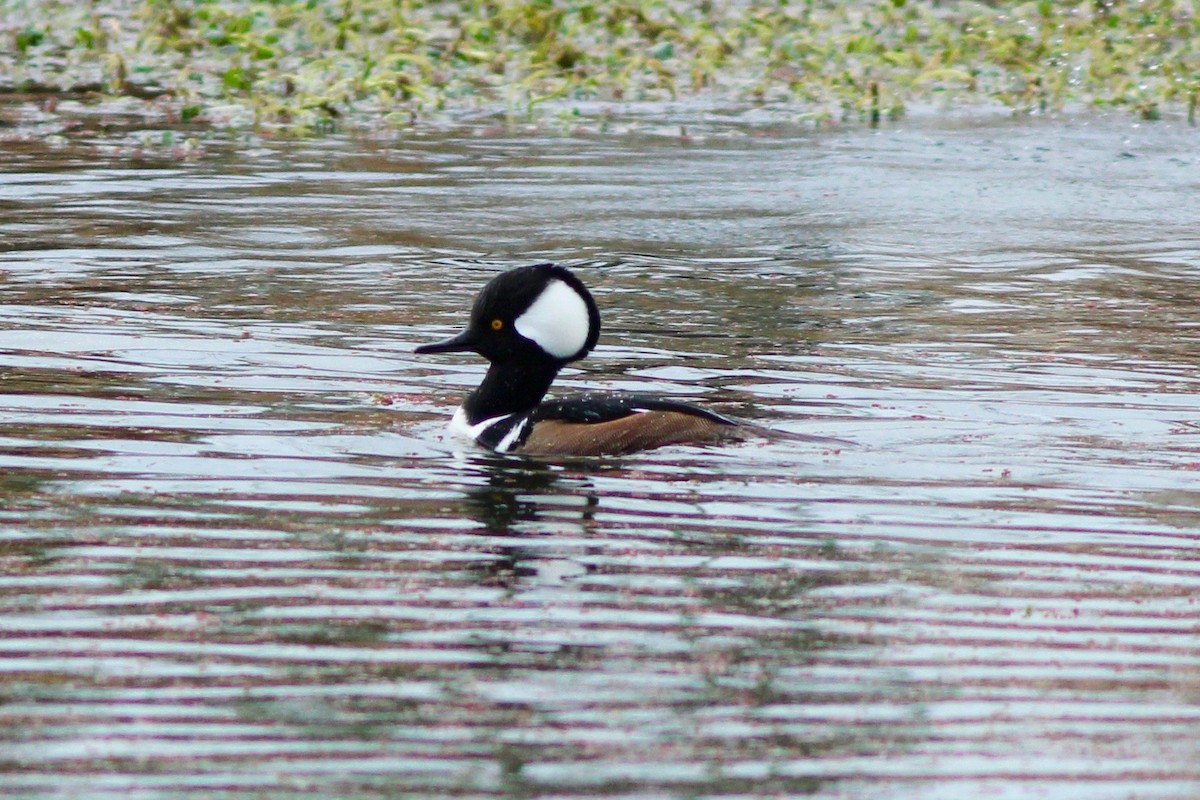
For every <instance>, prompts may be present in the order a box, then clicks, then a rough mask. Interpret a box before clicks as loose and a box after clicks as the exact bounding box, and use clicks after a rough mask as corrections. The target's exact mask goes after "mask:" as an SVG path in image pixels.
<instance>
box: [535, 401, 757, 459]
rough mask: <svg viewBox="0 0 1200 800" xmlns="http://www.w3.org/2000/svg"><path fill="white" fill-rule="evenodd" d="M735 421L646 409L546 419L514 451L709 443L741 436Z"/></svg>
mask: <svg viewBox="0 0 1200 800" xmlns="http://www.w3.org/2000/svg"><path fill="white" fill-rule="evenodd" d="M738 433H739V432H738V427H737V426H736V425H726V424H723V423H720V422H714V421H713V420H711V419H706V418H705V417H698V416H696V415H694V414H684V413H682V412H679V411H645V412H642V413H639V414H630V415H629V416H628V417H622V418H621V419H615V420H613V421H611V422H587V423H579V422H562V421H559V420H545V421H543V422H539V423H537V424H536V425H534V427H533V430H532V431H530V433H529V438H528V439H526V440H525V444H524V445H522V446H521V448H520V449H519V450H518V451H517V452H519V453H526V454H529V455H538V456H550V455H570V456H611V455H622V454H624V453H632V452H634V451H636V450H646V449H648V448H651V447H662V446H663V445H668V444H708V443H712V442H719V441H722V440H726V439H736V438H740V437H739V436H738Z"/></svg>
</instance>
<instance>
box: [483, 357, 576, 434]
mask: <svg viewBox="0 0 1200 800" xmlns="http://www.w3.org/2000/svg"><path fill="white" fill-rule="evenodd" d="M558 369H559V367H558V365H557V364H545V363H520V364H518V363H515V362H507V363H493V364H492V365H491V367H489V368H488V371H487V375H485V376H484V378H483V383H481V384H479V388H478V389H476V390H475V391H473V392H471V393H470V394H469V395H467V399H466V400H464V401H463V411H465V412H466V415H467V422H468V423H469V424H471V425H474V424H476V423H479V422H482V421H483V420H485V419H492V418H493V417H501V416H504V415H505V414H516V413H525V412H527V411H532V410H533V408H534V407H535V406H537V404H538V403H540V402H542V398H543V397H545V396H546V392H547V391H549V390H550V384H551V383H552V382H553V381H554V376H555V375H557V374H558Z"/></svg>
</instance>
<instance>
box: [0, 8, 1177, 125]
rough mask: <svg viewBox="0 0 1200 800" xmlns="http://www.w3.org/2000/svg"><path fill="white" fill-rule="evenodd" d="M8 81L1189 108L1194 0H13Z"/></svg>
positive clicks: (189, 103) (566, 103)
mask: <svg viewBox="0 0 1200 800" xmlns="http://www.w3.org/2000/svg"><path fill="white" fill-rule="evenodd" d="M0 84H2V85H0V91H3V92H5V93H9V94H18V95H30V94H38V95H42V96H61V95H65V94H87V95H97V96H114V95H115V96H130V97H135V98H140V99H142V100H145V101H147V102H151V101H153V102H158V103H162V104H165V105H166V106H168V107H170V108H171V109H172V110H173V113H174V114H177V115H178V116H179V117H180V118H181V119H182V120H183V121H189V120H192V119H195V118H201V119H205V120H210V121H215V122H221V123H225V124H256V125H260V126H262V125H282V126H288V127H293V128H297V129H301V130H320V129H324V128H328V127H331V126H337V125H342V124H351V125H370V124H393V125H410V124H414V123H416V122H420V121H424V120H431V119H437V118H441V117H445V116H454V115H462V114H472V113H476V114H498V113H502V114H505V115H507V116H509V117H514V116H516V117H522V118H527V117H540V116H543V115H547V114H560V115H568V116H570V115H586V114H588V113H592V112H591V111H589V109H592V110H593V111H594V110H595V109H596V105H595V104H596V103H601V104H618V103H626V102H664V101H682V102H691V103H696V104H703V105H708V106H717V107H722V108H732V107H746V106H754V105H758V106H769V107H771V108H775V109H781V110H784V111H786V112H787V113H789V114H792V115H794V116H795V117H796V118H801V119H813V120H818V121H820V120H829V119H864V120H868V121H873V122H877V121H879V120H880V119H882V118H885V117H887V116H894V115H898V114H900V113H902V112H903V111H904V109H905V108H906V107H909V106H912V105H929V104H941V105H947V106H962V105H969V104H980V103H984V104H993V105H995V104H1002V105H1003V106H1006V107H1010V108H1012V109H1014V110H1018V111H1036V110H1047V109H1055V108H1061V107H1063V106H1066V105H1077V104H1078V105H1099V106H1123V107H1128V108H1130V109H1133V110H1134V111H1135V112H1136V113H1139V114H1141V115H1143V116H1145V117H1147V118H1154V117H1156V116H1158V115H1159V114H1160V113H1162V112H1163V111H1166V110H1172V111H1179V112H1181V113H1186V114H1187V115H1188V117H1189V119H1193V120H1194V117H1195V113H1196V105H1197V97H1198V95H1200V19H1198V14H1197V6H1196V4H1195V3H1193V2H1190V0H1186V1H1185V0H1142V1H1141V2H1136V1H1134V0H1088V1H1087V2H1074V3H1057V2H1049V1H1048V0H1042V1H1041V2H1024V3H1016V2H1006V1H1005V0H993V2H969V1H968V0H941V1H940V2H937V1H936V0H924V1H922V2H917V1H916V0H876V2H862V3H859V2H820V0H796V1H793V2H789V1H788V0H779V1H778V2H772V3H761V2H751V1H749V0H747V1H746V2H724V0H624V1H623V2H598V1H597V0H530V1H528V2H516V0H462V2H432V1H426V0H271V1H265V0H259V1H258V2H255V1H254V0H216V1H211V0H92V1H91V2H90V3H78V2H73V1H71V0H0Z"/></svg>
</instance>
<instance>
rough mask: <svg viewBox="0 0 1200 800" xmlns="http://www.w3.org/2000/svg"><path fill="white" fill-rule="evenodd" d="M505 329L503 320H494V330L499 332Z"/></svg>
mask: <svg viewBox="0 0 1200 800" xmlns="http://www.w3.org/2000/svg"><path fill="white" fill-rule="evenodd" d="M503 327H504V320H502V319H494V320H492V330H494V331H498V330H500V329H501V328H503Z"/></svg>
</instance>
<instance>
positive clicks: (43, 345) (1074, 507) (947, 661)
mask: <svg viewBox="0 0 1200 800" xmlns="http://www.w3.org/2000/svg"><path fill="white" fill-rule="evenodd" d="M121 136H122V134H121V133H120V132H118V133H117V134H114V136H112V137H109V138H101V139H93V138H90V137H89V136H85V135H81V136H80V138H79V141H77V142H76V141H60V142H56V143H51V145H42V144H38V143H21V142H10V143H8V144H7V145H6V152H5V155H4V157H3V161H2V162H0V163H2V165H3V166H2V169H3V173H2V174H0V209H2V217H0V236H2V237H3V242H4V247H3V252H2V253H0V564H2V565H3V569H2V570H0V613H2V616H0V625H2V626H3V633H4V635H3V638H0V791H2V792H4V793H7V794H8V795H10V796H19V797H28V798H40V797H54V798H62V797H87V798H104V797H121V798H125V797H134V798H177V797H185V796H195V797H213V796H220V797H227V798H236V797H245V798H251V797H253V798H263V797H280V798H282V797H289V798H290V797H309V796H322V797H413V796H431V795H437V796H455V797H520V798H529V797H585V796H587V797H630V798H632V797H637V798H649V797H667V798H693V797H729V798H732V797H793V796H799V795H811V796H814V797H819V798H835V797H836V798H868V797H869V798H962V797H981V796H987V797H1001V798H1008V797H1011V798H1025V797H1031V796H1038V797H1048V798H1056V799H1057V798H1086V799H1087V800H1093V799H1094V798H1127V797H1136V798H1194V797H1196V796H1200V745H1198V744H1197V741H1198V737H1197V735H1196V734H1197V732H1198V731H1200V607H1198V601H1197V598H1198V597H1200V557H1198V556H1197V555H1196V553H1197V550H1196V547H1197V544H1198V543H1200V541H1198V539H1200V535H1198V533H1197V531H1198V529H1200V489H1197V486H1198V485H1200V484H1198V476H1200V423H1198V421H1197V403H1198V400H1200V374H1198V372H1197V369H1196V353H1197V352H1198V347H1197V345H1198V335H1200V315H1198V313H1197V305H1196V298H1197V295H1196V290H1195V284H1196V279H1197V277H1198V276H1200V275H1198V273H1200V236H1197V234H1196V232H1195V231H1196V227H1195V219H1196V211H1197V205H1196V200H1195V198H1196V197H1197V196H1200V162H1198V161H1197V159H1196V156H1195V146H1194V145H1195V132H1194V130H1192V129H1188V128H1185V127H1183V126H1177V125H1174V124H1170V123H1163V124H1156V125H1150V126H1144V125H1143V126H1139V125H1137V124H1134V123H1132V122H1130V121H1128V120H1125V119H1120V118H1118V119H1092V120H1090V121H1089V120H1071V119H1067V120H1057V121H1028V120H1026V121H1021V122H1018V123H1011V122H991V123H979V122H944V123H914V124H913V125H912V126H910V127H903V128H898V129H892V130H887V131H882V132H870V131H853V130H848V131H828V132H822V133H816V134H813V133H809V134H804V133H798V132H794V131H788V130H786V129H782V128H773V127H767V126H764V127H760V128H749V127H747V128H738V127H737V126H734V125H730V126H727V127H724V128H720V127H717V126H714V127H713V128H711V129H709V130H707V131H705V132H702V133H701V134H699V135H692V136H689V137H681V136H678V135H656V134H653V133H648V134H637V133H630V134H627V135H620V136H608V137H604V136H592V135H587V134H585V133H581V134H579V135H578V136H566V137H563V136H546V135H539V134H536V133H530V134H527V135H523V134H520V133H504V132H500V131H495V130H485V129H467V130H463V131H454V132H449V133H445V134H440V133H439V134H429V135H426V136H415V137H406V138H404V139H402V140H399V141H390V140H385V139H379V140H365V141H364V140H358V141H355V140H349V139H341V138H330V139H322V140H319V141H311V142H296V143H286V142H285V143H280V142H270V141H266V142H262V141H251V142H230V143H221V142H219V141H217V142H211V143H207V144H206V145H205V148H204V150H203V151H202V152H199V153H195V154H191V155H190V156H188V157H186V158H180V157H177V156H180V155H181V154H180V153H172V152H171V151H170V150H169V149H154V148H151V149H150V150H148V151H145V152H142V151H139V150H138V148H137V146H136V141H137V140H136V138H135V137H132V136H129V137H127V138H125V139H121V138H120V137H121ZM130 142H132V144H131V143H130ZM542 260H555V261H560V262H562V263H566V264H568V265H570V266H572V267H574V268H576V269H577V270H578V271H579V273H580V274H581V275H582V276H583V277H584V279H585V280H586V281H587V282H588V283H589V285H590V286H591V287H592V288H593V290H594V292H595V294H596V296H597V299H598V301H599V303H600V305H601V308H602V312H603V314H604V322H605V329H604V333H603V335H602V338H601V346H600V347H599V348H598V350H597V351H596V352H595V353H594V354H593V356H592V357H590V358H589V359H588V360H587V361H585V362H583V363H582V364H580V365H578V368H577V369H572V370H568V371H567V372H565V373H564V375H563V376H562V377H561V378H560V381H559V387H560V389H561V388H565V387H589V388H591V387H609V388H616V389H637V390H639V391H650V392H664V393H669V394H672V395H676V396H682V397H687V398H690V399H693V400H698V401H701V402H704V403H706V404H708V405H710V406H712V407H713V408H716V409H719V410H722V411H726V412H731V413H735V414H740V415H743V416H746V417H750V418H753V419H755V420H757V421H759V422H762V423H765V424H770V425H773V426H775V427H777V428H780V429H783V430H788V431H793V432H797V433H804V434H820V435H832V436H837V437H841V438H844V439H850V440H853V441H854V442H856V443H857V446H854V447H830V446H821V445H817V444H812V443H804V442H801V443H796V442H787V441H783V442H766V441H757V442H751V443H748V444H746V445H742V446H734V447H726V448H721V449H702V448H668V449H664V450H660V451H655V452H651V453H645V454H640V455H636V456H633V457H628V458H622V459H601V460H593V461H587V460H584V461H578V462H568V463H553V462H552V463H537V462H525V461H521V460H511V459H510V460H505V459H498V458H493V457H488V456H486V455H483V454H479V453H472V452H463V451H461V450H459V449H457V448H456V446H455V445H454V443H452V442H449V441H444V440H443V439H442V437H441V434H442V427H443V425H444V423H445V421H446V420H447V418H448V416H449V414H450V412H451V411H452V409H453V406H454V405H455V404H456V403H457V401H458V399H459V397H460V396H461V395H462V394H463V393H464V392H465V391H466V390H468V389H469V388H470V387H471V386H473V385H474V383H475V382H476V381H477V380H478V379H479V377H480V375H481V374H482V369H481V365H480V363H478V362H477V361H473V360H471V359H470V358H468V357H445V356H443V357H436V358H435V357H415V356H414V355H413V354H412V352H411V351H412V348H413V347H414V346H416V345H417V344H419V343H421V342H427V341H434V340H438V339H441V338H444V337H445V336H446V335H448V334H450V333H451V332H453V331H454V330H455V329H456V328H457V327H458V326H459V325H461V323H462V322H463V321H464V318H465V313H466V309H467V306H468V303H469V302H470V300H471V298H472V297H473V295H474V293H475V292H476V291H477V290H478V288H479V287H480V286H481V285H482V283H483V282H485V281H486V280H487V278H488V277H490V276H491V275H493V274H495V273H496V272H498V271H499V270H502V269H504V268H507V267H511V266H516V265H519V264H524V263H533V262H536V261H542Z"/></svg>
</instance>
